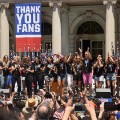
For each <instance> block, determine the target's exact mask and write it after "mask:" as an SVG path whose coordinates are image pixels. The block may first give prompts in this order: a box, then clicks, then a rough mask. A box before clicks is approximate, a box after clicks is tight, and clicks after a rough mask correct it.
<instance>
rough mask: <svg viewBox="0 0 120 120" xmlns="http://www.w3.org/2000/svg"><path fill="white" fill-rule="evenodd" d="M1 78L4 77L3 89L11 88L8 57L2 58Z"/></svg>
mask: <svg viewBox="0 0 120 120" xmlns="http://www.w3.org/2000/svg"><path fill="white" fill-rule="evenodd" d="M2 63H3V77H4V85H3V89H7V88H11V87H12V82H11V81H10V67H11V62H10V61H9V58H8V55H5V56H4V57H3V62H2Z"/></svg>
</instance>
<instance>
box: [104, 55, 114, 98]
mask: <svg viewBox="0 0 120 120" xmlns="http://www.w3.org/2000/svg"><path fill="white" fill-rule="evenodd" d="M106 69H107V77H106V79H107V87H108V88H111V87H112V89H111V93H112V96H115V82H116V74H115V70H116V62H115V60H114V59H113V57H112V56H110V55H109V54H108V57H107V59H106Z"/></svg>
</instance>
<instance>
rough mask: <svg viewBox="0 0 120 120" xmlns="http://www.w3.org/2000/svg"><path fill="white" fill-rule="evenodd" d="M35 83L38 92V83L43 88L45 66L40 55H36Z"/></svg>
mask: <svg viewBox="0 0 120 120" xmlns="http://www.w3.org/2000/svg"><path fill="white" fill-rule="evenodd" d="M34 70H35V72H34V83H35V84H34V85H35V93H36V92H37V85H39V89H43V85H44V74H43V73H44V70H45V66H44V64H42V62H41V61H40V59H39V58H38V57H35V60H34Z"/></svg>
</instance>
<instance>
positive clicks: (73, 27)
mask: <svg viewBox="0 0 120 120" xmlns="http://www.w3.org/2000/svg"><path fill="white" fill-rule="evenodd" d="M88 21H94V22H96V23H98V24H99V25H100V26H101V27H102V29H103V31H104V32H103V34H102V39H101V38H99V36H96V35H97V34H94V35H92V36H91V35H89V34H84V35H81V34H79V35H78V34H77V30H78V28H79V27H80V26H81V25H82V24H83V23H85V22H88ZM69 34H70V36H72V39H71V42H72V43H73V44H74V46H73V48H70V49H71V51H73V53H74V52H75V51H76V50H77V45H78V44H79V43H77V40H80V38H82V37H83V38H84V40H92V41H95V38H96V41H97V40H98V41H99V39H101V40H102V43H103V46H104V41H105V20H104V19H103V18H101V17H100V16H98V15H96V14H92V15H91V16H90V17H88V16H87V15H86V14H84V15H81V16H79V17H77V18H76V19H74V21H73V22H72V24H71V26H70V29H69ZM92 38H93V39H92ZM91 45H92V43H91ZM91 50H92V49H91ZM104 55H105V54H104V53H103V56H104Z"/></svg>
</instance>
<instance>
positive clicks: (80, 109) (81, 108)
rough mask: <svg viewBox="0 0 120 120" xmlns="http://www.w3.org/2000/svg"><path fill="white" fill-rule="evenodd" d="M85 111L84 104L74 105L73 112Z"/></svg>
mask: <svg viewBox="0 0 120 120" xmlns="http://www.w3.org/2000/svg"><path fill="white" fill-rule="evenodd" d="M84 111H85V106H84V104H76V105H75V110H74V112H84Z"/></svg>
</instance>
